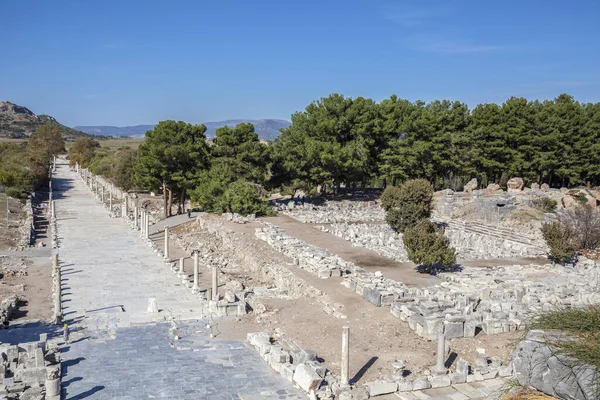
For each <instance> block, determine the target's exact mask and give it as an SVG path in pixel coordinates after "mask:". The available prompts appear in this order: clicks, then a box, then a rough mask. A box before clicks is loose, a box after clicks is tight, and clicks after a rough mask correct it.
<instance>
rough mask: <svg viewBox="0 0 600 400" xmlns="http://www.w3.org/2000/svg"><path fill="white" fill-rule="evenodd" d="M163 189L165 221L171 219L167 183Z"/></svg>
mask: <svg viewBox="0 0 600 400" xmlns="http://www.w3.org/2000/svg"><path fill="white" fill-rule="evenodd" d="M162 189H163V206H164V208H165V219H166V218H169V213H168V212H167V183H166V182H164V181H163V184H162Z"/></svg>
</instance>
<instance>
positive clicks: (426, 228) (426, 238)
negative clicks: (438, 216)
mask: <svg viewBox="0 0 600 400" xmlns="http://www.w3.org/2000/svg"><path fill="white" fill-rule="evenodd" d="M402 240H403V241H404V248H405V249H406V252H407V253H408V258H409V259H410V260H411V261H412V262H414V263H415V264H417V265H419V266H421V270H422V271H423V272H429V273H431V272H434V266H436V267H441V268H442V269H451V268H452V267H453V266H454V265H455V264H456V252H455V250H454V249H453V248H451V247H450V245H449V240H448V238H447V237H445V236H444V230H443V229H439V228H437V227H436V226H435V225H434V224H433V223H432V222H430V221H429V220H426V219H423V220H421V221H420V222H419V223H417V224H416V225H414V226H412V227H409V228H407V229H406V231H405V232H404V235H403V236H402Z"/></svg>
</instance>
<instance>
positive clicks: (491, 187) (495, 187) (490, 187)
mask: <svg viewBox="0 0 600 400" xmlns="http://www.w3.org/2000/svg"><path fill="white" fill-rule="evenodd" d="M485 190H487V191H489V192H496V191H498V190H500V185H498V184H497V183H490V184H489V185H487V188H486V189H485Z"/></svg>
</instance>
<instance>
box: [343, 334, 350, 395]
mask: <svg viewBox="0 0 600 400" xmlns="http://www.w3.org/2000/svg"><path fill="white" fill-rule="evenodd" d="M349 374H350V327H349V326H344V327H343V328H342V382H341V384H342V386H346V385H348V382H349V380H350V375H349Z"/></svg>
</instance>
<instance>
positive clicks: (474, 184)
mask: <svg viewBox="0 0 600 400" xmlns="http://www.w3.org/2000/svg"><path fill="white" fill-rule="evenodd" d="M478 186H479V182H477V178H473V179H471V180H470V181H469V182H468V183H467V184H466V185H465V187H464V189H463V190H464V191H465V192H466V193H469V192H472V191H473V190H475V189H477V187H478Z"/></svg>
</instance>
